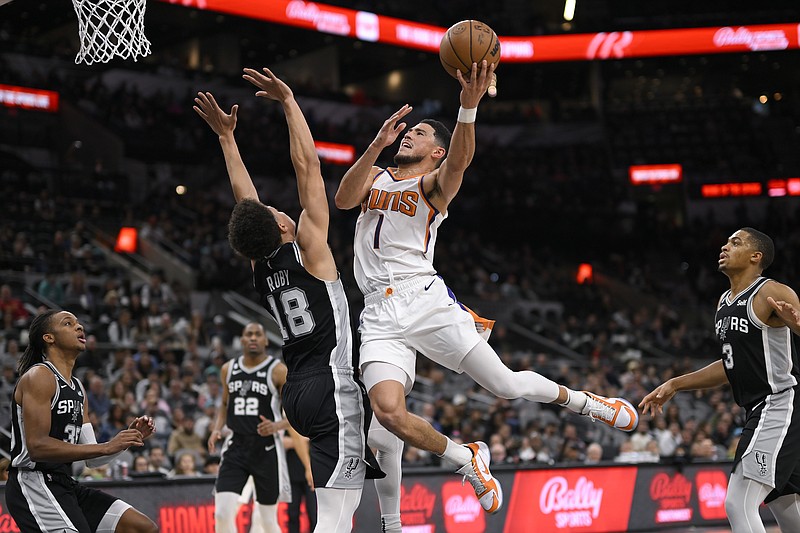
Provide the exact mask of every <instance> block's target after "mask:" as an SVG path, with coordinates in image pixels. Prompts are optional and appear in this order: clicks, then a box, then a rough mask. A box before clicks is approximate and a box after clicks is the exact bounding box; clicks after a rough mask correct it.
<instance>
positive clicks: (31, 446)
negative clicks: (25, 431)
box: [27, 438, 50, 463]
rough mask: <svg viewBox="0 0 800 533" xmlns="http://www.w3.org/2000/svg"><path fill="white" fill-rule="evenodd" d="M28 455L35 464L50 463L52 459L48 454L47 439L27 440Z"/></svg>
mask: <svg viewBox="0 0 800 533" xmlns="http://www.w3.org/2000/svg"><path fill="white" fill-rule="evenodd" d="M27 447H28V455H29V456H30V458H31V461H33V462H36V463H38V462H41V461H48V460H50V457H49V456H48V454H47V447H46V445H45V439H30V438H29V439H27Z"/></svg>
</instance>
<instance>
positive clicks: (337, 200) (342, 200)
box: [333, 190, 356, 209]
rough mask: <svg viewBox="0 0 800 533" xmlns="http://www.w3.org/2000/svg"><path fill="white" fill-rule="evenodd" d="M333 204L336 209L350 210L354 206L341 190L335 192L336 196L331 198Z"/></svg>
mask: <svg viewBox="0 0 800 533" xmlns="http://www.w3.org/2000/svg"><path fill="white" fill-rule="evenodd" d="M333 203H334V205H336V209H352V208H354V207H355V206H356V204H354V203H353V201H352V199H351V198H348V197H347V196H346V195H345V194H344V193H342V191H341V190H339V191H336V196H334V197H333Z"/></svg>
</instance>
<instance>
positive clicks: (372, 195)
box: [367, 189, 419, 217]
mask: <svg viewBox="0 0 800 533" xmlns="http://www.w3.org/2000/svg"><path fill="white" fill-rule="evenodd" d="M417 202H419V193H418V192H416V191H394V192H389V191H382V190H380V189H371V190H370V191H369V199H368V200H367V207H368V208H369V209H380V210H381V211H386V210H389V211H397V212H398V213H402V214H404V215H408V216H410V217H413V216H414V215H415V214H416V213H417Z"/></svg>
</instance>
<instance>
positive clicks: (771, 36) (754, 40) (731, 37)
mask: <svg viewBox="0 0 800 533" xmlns="http://www.w3.org/2000/svg"><path fill="white" fill-rule="evenodd" d="M714 46H716V47H718V48H724V47H727V46H743V47H745V48H747V49H748V50H751V51H753V52H757V51H759V50H785V49H786V48H788V47H789V39H788V37H787V36H786V33H785V32H784V31H783V30H750V29H749V28H747V27H746V26H740V27H738V28H736V29H733V28H730V27H727V26H726V27H724V28H720V29H718V30H717V33H715V34H714Z"/></svg>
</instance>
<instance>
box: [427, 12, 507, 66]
mask: <svg viewBox="0 0 800 533" xmlns="http://www.w3.org/2000/svg"><path fill="white" fill-rule="evenodd" d="M484 59H485V60H486V61H487V62H488V63H489V64H490V65H491V64H492V63H497V62H499V61H500V41H499V40H498V38H497V34H496V33H495V32H494V30H492V28H490V27H489V26H487V25H486V24H484V23H483V22H480V21H478V20H462V21H461V22H457V23H455V24H453V25H452V26H450V28H449V29H448V30H447V32H445V34H444V37H442V42H441V44H440V45H439V60H440V61H441V62H442V66H443V67H444V69H445V70H446V71H447V73H448V74H450V75H451V76H453V77H454V78H455V77H456V70H460V71H461V73H462V74H463V75H465V76H467V75H469V73H470V70H471V69H472V64H473V63H478V66H479V67H480V63H481V61H483V60H484Z"/></svg>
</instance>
